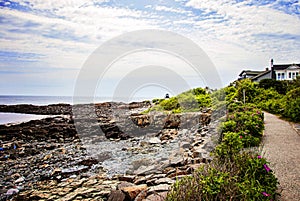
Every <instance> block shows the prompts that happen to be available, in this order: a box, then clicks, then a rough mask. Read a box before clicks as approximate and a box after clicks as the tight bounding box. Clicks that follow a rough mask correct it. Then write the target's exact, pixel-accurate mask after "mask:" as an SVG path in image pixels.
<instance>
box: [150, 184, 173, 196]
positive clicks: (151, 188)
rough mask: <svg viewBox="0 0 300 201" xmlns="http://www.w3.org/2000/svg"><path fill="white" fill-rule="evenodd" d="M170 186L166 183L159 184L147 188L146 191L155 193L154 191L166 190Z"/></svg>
mask: <svg viewBox="0 0 300 201" xmlns="http://www.w3.org/2000/svg"><path fill="white" fill-rule="evenodd" d="M169 188H170V185H168V184H159V185H157V186H151V187H149V189H148V193H149V194H151V193H155V192H161V191H168V190H169Z"/></svg>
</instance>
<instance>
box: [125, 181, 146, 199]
mask: <svg viewBox="0 0 300 201" xmlns="http://www.w3.org/2000/svg"><path fill="white" fill-rule="evenodd" d="M121 190H122V191H123V192H124V193H125V194H126V195H128V196H129V197H130V199H131V200H134V199H135V197H136V196H137V195H138V194H139V193H140V192H141V191H145V190H147V185H146V184H141V185H135V186H128V187H123V188H121Z"/></svg>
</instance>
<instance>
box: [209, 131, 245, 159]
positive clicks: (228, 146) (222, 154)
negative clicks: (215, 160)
mask: <svg viewBox="0 0 300 201" xmlns="http://www.w3.org/2000/svg"><path fill="white" fill-rule="evenodd" d="M242 148H243V142H242V140H241V138H240V135H239V134H238V133H234V132H228V133H225V134H224V137H223V139H222V142H221V143H220V144H219V145H217V146H216V148H215V152H214V154H215V156H217V157H219V158H221V159H224V158H232V157H233V156H234V155H235V154H237V153H239V152H240V150H241V149H242Z"/></svg>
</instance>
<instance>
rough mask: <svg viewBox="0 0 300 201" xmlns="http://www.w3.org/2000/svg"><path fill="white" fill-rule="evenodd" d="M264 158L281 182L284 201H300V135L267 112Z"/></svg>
mask: <svg viewBox="0 0 300 201" xmlns="http://www.w3.org/2000/svg"><path fill="white" fill-rule="evenodd" d="M263 144H264V147H263V152H264V156H265V157H266V158H267V160H268V161H269V162H270V167H271V169H272V170H274V172H275V175H276V177H277V178H278V180H279V182H280V190H282V192H281V198H280V200H283V201H293V200H295V201H299V200H300V135H299V134H298V133H297V132H296V131H295V130H294V129H293V127H292V125H291V124H290V123H289V122H287V121H284V120H281V119H279V118H278V117H277V116H275V115H272V114H269V113H267V112H265V131H264V139H263Z"/></svg>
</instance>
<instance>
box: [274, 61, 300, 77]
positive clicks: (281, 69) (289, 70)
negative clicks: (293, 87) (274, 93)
mask: <svg viewBox="0 0 300 201" xmlns="http://www.w3.org/2000/svg"><path fill="white" fill-rule="evenodd" d="M271 63H272V62H271ZM271 65H272V64H271ZM273 71H274V73H273V76H272V77H273V79H276V80H293V79H295V78H296V77H297V76H298V75H300V64H280V65H273Z"/></svg>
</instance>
